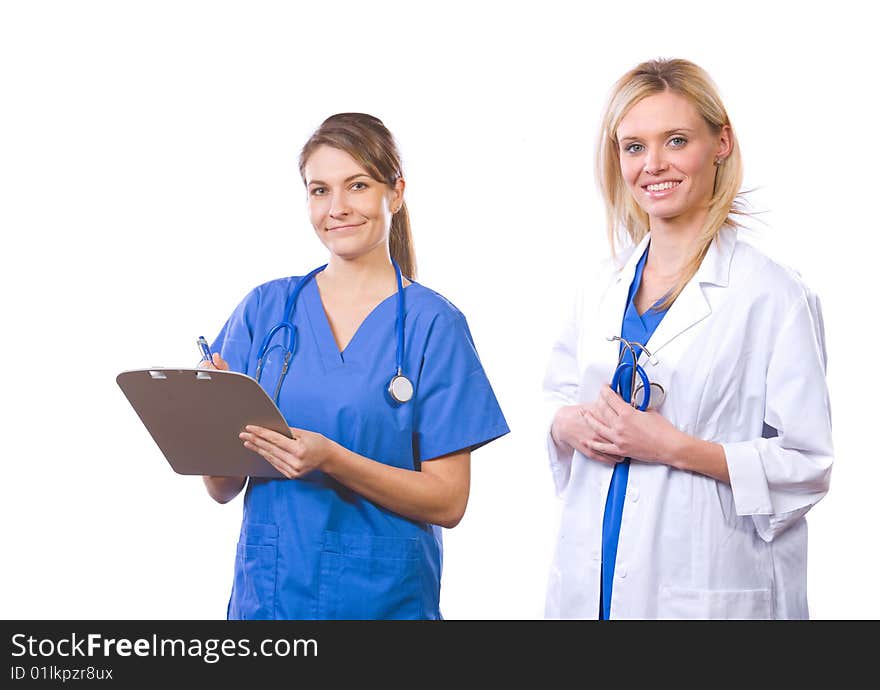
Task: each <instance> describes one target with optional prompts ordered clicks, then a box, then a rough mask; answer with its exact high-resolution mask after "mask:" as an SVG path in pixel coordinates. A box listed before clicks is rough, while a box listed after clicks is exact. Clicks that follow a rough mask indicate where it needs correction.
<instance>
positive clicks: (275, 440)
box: [245, 424, 292, 452]
mask: <svg viewBox="0 0 880 690" xmlns="http://www.w3.org/2000/svg"><path fill="white" fill-rule="evenodd" d="M245 431H248V432H250V433H251V434H253V435H254V436H256V437H258V438H261V439H263V440H264V441H268V442H269V443H271V444H272V445H274V446H278V447H279V448H283V449H285V450H286V451H288V452H290V451H291V450H292V449H291V448H290V442H291V439H289V438H288V437H287V436H285V435H284V434H279V433H278V432H277V431H272V429H267V428H266V427H262V426H256V425H253V424H248V425H247V426H246V427H245Z"/></svg>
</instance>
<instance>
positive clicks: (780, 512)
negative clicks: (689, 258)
mask: <svg viewBox="0 0 880 690" xmlns="http://www.w3.org/2000/svg"><path fill="white" fill-rule="evenodd" d="M649 239H650V236H648V237H646V238H645V239H644V240H643V241H642V242H641V243H640V244H639V246H638V247H636V248H635V249H634V250H632V251H630V253H629V254H628V255H627V256H621V257H619V260H620V261H622V262H624V263H623V267H622V268H620V264H619V263H618V264H616V265H615V264H612V263H611V262H606V263H605V264H604V267H603V269H602V270H600V271H597V272H595V273H594V274H593V275H592V276H591V277H589V278H588V279H587V280H586V281H585V282H586V285H585V286H584V287H583V288H582V289H581V290H580V291H579V294H578V295H577V298H576V300H575V310H574V314H573V315H572V318H571V320H570V322H569V323H568V324H567V326H566V328H565V329H564V332H563V334H562V336H561V338H560V339H559V341H558V342H557V343H556V345H555V346H554V348H553V351H552V354H551V359H550V364H549V367H548V370H547V374H546V378H545V382H544V389H545V399H546V402H547V405H548V409H547V413H548V418H550V419H552V415H553V414H555V412H556V410H557V409H558V408H559V407H560V406H562V405H571V404H574V403H578V402H591V401H594V400H595V399H596V398H597V396H598V392H599V389H600V387H601V386H602V385H604V384H607V383H608V382H609V381H610V380H611V375H612V373H613V372H614V369H615V366H616V364H617V357H618V351H619V345H618V343H616V342H608V340H606V338H607V337H608V336H609V335H620V327H621V322H622V319H623V313H624V308H625V306H626V301H627V293H628V290H629V286H630V283H631V282H632V279H633V274H634V271H635V266H636V263H637V262H638V259H639V258H640V257H641V255H642V253H643V251H644V249H645V247H646V245H647V242H648V240H649ZM646 345H647V347H648V350H649V351H651V352H652V353H653V354H654V356H655V360H656V364H651V363H649V362H648V358H647V357H646V356H645V355H643V356H642V357H641V358H640V360H639V362H640V364H642V366H643V367H644V368H645V370H646V372H647V374H648V377H649V378H650V379H651V380H652V381H656V382H658V383H660V384H662V385H663V386H664V387H665V388H666V393H667V395H666V400H665V402H664V403H663V405H662V406H661V407H660V408H659V411H660V413H661V414H662V415H663V416H664V417H665V418H666V419H668V420H669V421H670V422H672V424H674V425H675V426H676V427H677V428H678V429H680V430H682V431H684V432H686V433H688V434H690V435H692V436H696V437H697V438H701V439H705V440H708V441H713V442H716V443H720V444H721V445H722V446H723V448H724V453H725V455H726V458H727V464H728V468H729V471H730V485H728V484H725V483H723V482H719V481H716V480H715V479H712V478H710V477H707V476H704V475H701V474H696V473H692V472H687V471H682V470H677V469H674V468H672V467H670V466H668V465H662V464H655V463H645V462H639V461H638V460H637V459H634V460H633V461H632V464H631V467H630V471H629V481H628V485H627V490H626V502H625V507H624V510H623V518H622V522H621V526H620V541H619V545H618V550H617V562H616V568H615V574H614V589H613V594H612V601H611V617H612V618H614V619H620V618H807V617H808V610H807V597H806V568H807V524H806V520H805V518H804V514H805V513H806V512H807V511H808V510H809V509H810V507H811V506H813V505H814V504H815V503H816V502H817V501H819V499H821V498H822V497H823V496H824V495H825V493H826V492H827V491H828V484H829V479H830V473H831V463H832V443H831V412H830V406H829V400H828V390H827V386H826V382H825V363H826V354H825V342H824V332H823V326H822V316H821V310H820V306H819V301H818V299H817V297H816V296H815V295H814V294H813V293H811V292H810V291H809V289H808V288H807V287H806V286H805V285H804V284H803V283H802V282H801V280H800V278H799V277H798V276H797V274H795V273H794V272H792V271H791V270H789V269H786V268H784V267H782V266H780V265H779V264H777V263H774V262H773V261H771V260H770V259H769V258H767V257H766V256H764V255H763V254H762V253H761V252H759V251H758V250H757V249H756V248H755V247H753V246H751V245H749V244H747V243H745V242H743V241H742V240H741V239H739V238H738V237H737V232H736V231H735V230H732V229H728V228H725V229H722V231H721V232H720V233H719V235H718V237H717V238H716V240H715V241H713V243H712V245H711V247H710V249H709V251H708V253H707V254H706V256H705V258H704V259H703V262H702V264H701V266H700V268H699V270H698V272H697V273H696V275H695V276H694V277H693V278H692V279H691V280H690V282H689V283H688V284H687V286H686V287H685V289H684V290H683V291H682V292H681V294H680V295H679V297H678V299H676V301H675V302H674V303H673V305H672V307H671V308H670V309H669V311H668V313H667V314H666V315H665V317H664V318H663V320H662V321H661V322H660V325H659V326H658V327H657V330H656V331H655V332H654V334H653V336H652V337H651V339H650V341H649V342H648V343H646ZM548 426H549V425H548ZM547 448H548V452H549V455H550V465H551V469H552V472H553V479H554V483H555V486H556V489H557V493H558V494H559V495H560V497H561V498H562V500H563V508H562V513H561V525H560V529H559V537H558V542H557V546H556V553H555V557H554V563H553V566H552V568H551V573H550V581H549V586H548V592H547V607H546V615H547V617H550V618H592V619H595V618H597V617H598V607H599V582H600V557H601V549H602V519H603V513H604V510H605V498H606V496H607V494H608V487H609V484H610V482H611V474H612V468H611V467H610V466H608V465H605V464H603V463H600V462H596V461H594V460H591V459H589V458H587V457H585V456H584V455H582V454H580V453H578V452H575V453H574V456H573V457H571V456H569V457H561V456H559V455H558V454H557V451H556V447H555V445H554V444H553V442H552V440H551V439H550V437H549V434H548V438H547Z"/></svg>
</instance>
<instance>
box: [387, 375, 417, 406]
mask: <svg viewBox="0 0 880 690" xmlns="http://www.w3.org/2000/svg"><path fill="white" fill-rule="evenodd" d="M388 395H390V396H391V398H392V399H393V400H394V401H395V402H399V403H408V402H409V401H410V400H412V398H413V385H412V381H410V380H409V379H408V378H406V376H404V375H403V374H400V373H398V374H395V375H394V377H393V378H392V379H391V382H390V383H389V384H388Z"/></svg>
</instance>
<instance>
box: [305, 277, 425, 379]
mask: <svg viewBox="0 0 880 690" xmlns="http://www.w3.org/2000/svg"><path fill="white" fill-rule="evenodd" d="M309 283H310V284H309V285H306V286H305V287H303V291H302V297H303V298H305V299H303V306H304V307H305V311H306V315H307V317H308V320H309V325H310V327H311V329H312V334H313V335H314V337H315V344H316V345H317V347H318V352H319V353H320V356H321V361H322V362H323V363H324V366H325V367H327V368H328V369H331V368H336V367H339V366H342V365H344V364H345V363H346V362H347V361H348V362H350V361H352V348H353V347H355V348H356V346H357V342H358V340H359V339H361V338H362V337H363V336H362V335H361V331H363V330H364V327H365V326H366V324H367V322H368V321H370V320H371V319H373V318H374V317H375V316H377V315H378V313H379V312H381V311H383V310H386V305H387V304H388V303H389V302H391V303H392V304H393V305H394V306H395V307H396V305H397V290H395V291H394V292H393V293H392V294H390V295H389V296H388V297H386V298H385V299H383V300H382V301H381V302H379V304H377V305H376V306H375V307H373V308H372V309H371V310H370V312H369V313H368V314H367V315H366V316H365V317H364V318H363V320H362V321H361V322H360V324H358V327H357V328H356V329H355V331H354V333H353V334H352V336H351V338H349V340H348V342H347V343H346V344H345V347H344V348H343V349H342V350H340V349H339V345H337V343H336V338H334V337H333V329H332V328H331V327H330V320H329V319H328V318H327V312H326V311H325V310H324V302H323V301H322V300H321V291H320V290H319V289H318V282H317V281H316V280H314V279H312V280H310V281H309ZM415 284H416V283H415V282H413V281H410V284H409V285H406V286H404V288H403V290H404V292H405V291H406V290H408V289H409V288H410V287H412V286H413V285H415ZM391 318H392V321H394V320H396V318H397V313H396V310H395V313H394V314H393V316H392V317H391ZM392 330H393V328H392ZM393 346H394V343H389V347H393Z"/></svg>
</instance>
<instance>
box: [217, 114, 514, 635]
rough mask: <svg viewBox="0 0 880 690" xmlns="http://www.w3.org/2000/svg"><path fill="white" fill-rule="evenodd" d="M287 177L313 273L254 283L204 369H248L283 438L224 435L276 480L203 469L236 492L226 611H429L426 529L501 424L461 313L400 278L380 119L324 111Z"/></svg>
mask: <svg viewBox="0 0 880 690" xmlns="http://www.w3.org/2000/svg"><path fill="white" fill-rule="evenodd" d="M300 172H301V174H302V178H303V181H304V183H305V185H306V189H307V194H308V208H309V215H310V219H311V223H312V225H313V227H314V229H315V233H316V234H317V236H318V238H319V239H320V240H321V242H322V243H323V244H324V246H325V247H326V248H327V250H328V252H329V258H328V262H327V265H326V267H319V268H317V269H315V270H314V271H312V272H311V273H309V274H307V275H306V276H305V277H302V278H300V277H292V278H281V279H278V280H273V281H270V282H268V283H265V284H263V285H260V286H259V287H257V288H255V289H254V290H253V291H252V292H251V293H250V294H248V295H247V296H246V297H245V298H244V300H243V301H242V302H241V304H240V305H239V306H238V308H237V309H236V310H235V311H234V312H233V314H232V316H230V318H229V320H228V321H227V322H226V324H225V325H224V326H223V328H222V329H221V331H220V334H219V335H218V337H217V339H216V340H215V341H214V343H213V347H212V350H213V351H214V352H216V353H218V354H217V355H215V359H214V365H215V366H216V367H217V368H219V369H226V368H229V369H232V370H234V371H239V372H243V373H246V374H249V375H251V376H254V377H257V367H258V366H260V372H259V377H258V378H259V380H260V383H261V385H262V386H263V387H264V389H265V390H266V391H267V392H268V393H269V395H270V396H276V395H277V402H278V406H279V408H280V410H281V411H282V413H283V414H284V415H285V417H286V419H287V421H288V423H289V424H290V426H291V434H292V436H293V438H292V439H290V438H286V437H284V436H282V435H280V434H277V433H275V432H272V431H270V430H267V429H264V428H259V427H248V428H247V430H246V431H245V432H244V433H243V434H242V436H241V438H242V442H243V443H244V445H245V446H246V447H247V448H249V449H251V450H254V451H255V452H257V453H259V454H260V455H262V456H263V457H264V458H265V459H266V460H267V461H268V462H269V463H271V464H272V465H273V466H274V467H275V468H277V469H278V470H279V471H280V472H281V473H282V474H283V475H284V476H285V477H286V479H258V478H253V477H252V478H250V479H247V478H245V477H205V484H206V486H207V488H208V493H209V494H210V495H211V496H212V497H213V498H214V499H215V500H217V501H219V502H221V503H223V502H226V501H229V500H230V499H232V498H233V497H235V496H236V495H237V494H238V493H239V492H240V491H241V490H242V488H245V486H246V487H247V490H246V494H245V499H244V516H243V520H242V527H241V534H240V538H239V543H238V547H237V553H236V559H235V577H234V580H233V586H232V595H231V597H230V601H229V608H228V616H229V618H286V619H294V618H296V619H306V618H343V619H366V618H374V619H377V618H383V619H384V618H440V617H441V615H440V609H439V599H440V574H441V567H442V541H441V530H440V528H441V527H447V528H449V527H454V526H455V525H456V524H457V523H458V522H459V521H460V520H461V518H462V515H463V514H464V511H465V506H466V505H467V500H468V492H469V486H470V456H471V452H472V451H473V450H474V449H476V448H478V447H479V446H481V445H483V444H485V443H488V442H489V441H491V440H493V439H496V438H498V437H499V436H502V435H503V434H506V433H507V432H508V427H507V424H506V422H505V419H504V416H503V414H502V412H501V409H500V408H499V405H498V402H497V400H496V398H495V395H494V393H493V391H492V388H491V386H490V384H489V381H488V379H487V377H486V374H485V373H484V371H483V367H482V365H481V363H480V359H479V357H478V355H477V352H476V349H475V347H474V343H473V339H472V338H471V334H470V331H469V329H468V325H467V322H466V321H465V317H464V315H462V313H461V312H460V311H458V309H456V308H455V307H454V306H453V305H452V304H451V303H449V302H448V301H447V300H446V299H444V298H443V297H442V296H441V295H439V294H437V293H436V292H433V291H432V290H430V289H428V288H426V287H424V286H423V285H421V284H419V283H417V282H415V281H414V278H415V273H416V270H415V268H416V267H415V256H414V253H413V249H412V240H411V235H410V227H409V220H408V215H407V209H406V204H405V203H404V188H405V182H404V177H403V173H402V170H401V165H400V156H399V154H398V151H397V147H396V144H395V142H394V139H393V137H392V136H391V134H390V133H389V131H388V130H387V129H386V128H385V126H384V125H383V123H382V122H381V121H380V120H378V119H376V118H375V117H372V116H369V115H364V114H360V113H345V114H339V115H334V116H332V117H330V118H328V119H327V120H326V121H325V122H324V123H323V124H322V125H321V127H320V128H319V129H318V130H317V131H316V132H315V133H314V134H313V135H312V137H311V138H310V139H309V141H308V142H307V143H306V145H305V146H304V148H303V150H302V153H301V155H300ZM288 320H289V323H290V324H291V326H292V328H290V329H288V328H287V327H285V328H284V329H282V331H281V332H280V333H278V334H276V336H273V338H268V336H267V334H268V333H269V332H270V331H271V329H272V328H273V327H274V326H275V325H276V324H278V323H281V322H287V321H288ZM267 341H268V342H267ZM291 343H293V345H292V347H291ZM289 350H292V356H290V357H289V361H288V363H287V366H285V363H284V358H285V354H286V353H287V351H289ZM260 359H261V360H262V361H261V362H259V363H258V360H260ZM398 377H402V378H398ZM279 382H280V386H279ZM392 382H393V385H392ZM399 384H400V385H399ZM395 386H396V387H395ZM392 389H393V390H392ZM401 391H402V392H401Z"/></svg>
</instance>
